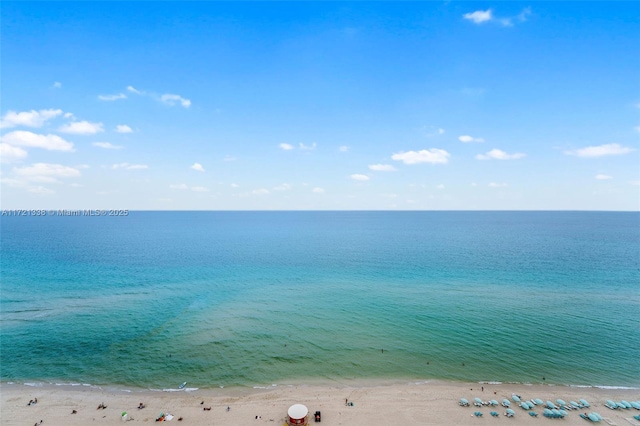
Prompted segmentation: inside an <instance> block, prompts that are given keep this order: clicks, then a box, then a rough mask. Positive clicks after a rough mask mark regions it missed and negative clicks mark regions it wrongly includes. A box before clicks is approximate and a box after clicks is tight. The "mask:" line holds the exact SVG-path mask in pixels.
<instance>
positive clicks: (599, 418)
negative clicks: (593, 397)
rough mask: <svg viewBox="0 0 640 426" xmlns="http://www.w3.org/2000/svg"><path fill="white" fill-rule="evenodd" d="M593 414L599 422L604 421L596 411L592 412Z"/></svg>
mask: <svg viewBox="0 0 640 426" xmlns="http://www.w3.org/2000/svg"><path fill="white" fill-rule="evenodd" d="M591 414H593V415H594V416H596V417H597V418H598V420H602V416H601V415H600V414H598V413H596V412H595V411H592V412H591Z"/></svg>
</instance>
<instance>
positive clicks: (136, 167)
mask: <svg viewBox="0 0 640 426" xmlns="http://www.w3.org/2000/svg"><path fill="white" fill-rule="evenodd" d="M111 168H112V169H113V170H118V169H122V170H143V169H148V168H149V166H147V165H146V164H129V163H119V164H114V165H112V166H111Z"/></svg>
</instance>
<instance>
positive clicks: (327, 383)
mask: <svg viewBox="0 0 640 426" xmlns="http://www.w3.org/2000/svg"><path fill="white" fill-rule="evenodd" d="M185 383H186V386H185V388H184V389H180V388H179V387H178V386H176V387H174V388H154V387H140V386H138V385H122V384H117V383H113V384H92V383H81V382H72V381H64V380H60V381H49V380H46V381H45V380H27V381H13V380H4V381H0V387H3V386H25V387H27V388H47V387H52V388H77V389H87V388H88V389H98V390H109V391H113V392H128V393H130V392H167V393H171V392H190V391H191V392H192V391H198V390H199V391H224V392H233V393H247V392H251V391H261V390H272V389H278V388H288V387H336V388H340V387H358V388H368V387H379V386H394V385H423V384H450V385H453V386H455V385H461V384H464V385H465V386H466V385H468V384H477V385H480V386H483V385H484V386H487V385H490V386H533V387H550V388H553V387H566V388H575V389H603V390H628V391H634V390H635V391H639V392H640V385H638V386H629V385H585V384H567V383H527V382H502V381H468V380H465V381H456V380H446V379H438V378H413V379H409V378H399V379H380V378H359V379H342V380H338V379H331V380H330V379H310V378H308V379H300V380H287V381H284V382H281V383H271V384H264V383H262V384H254V385H231V386H222V385H219V386H195V385H194V386H192V383H191V382H188V381H187V382H185Z"/></svg>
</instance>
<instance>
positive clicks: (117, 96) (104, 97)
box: [98, 93, 127, 101]
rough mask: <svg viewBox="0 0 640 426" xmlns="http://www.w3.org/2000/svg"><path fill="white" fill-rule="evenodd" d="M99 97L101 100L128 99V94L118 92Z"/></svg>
mask: <svg viewBox="0 0 640 426" xmlns="http://www.w3.org/2000/svg"><path fill="white" fill-rule="evenodd" d="M98 99H100V100H101V101H117V100H118V99H127V95H125V94H124V93H118V94H117V95H98Z"/></svg>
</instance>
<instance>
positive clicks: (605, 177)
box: [595, 173, 613, 180]
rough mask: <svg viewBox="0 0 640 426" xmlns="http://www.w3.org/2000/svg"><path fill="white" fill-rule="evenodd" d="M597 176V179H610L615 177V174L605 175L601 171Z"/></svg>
mask: <svg viewBox="0 0 640 426" xmlns="http://www.w3.org/2000/svg"><path fill="white" fill-rule="evenodd" d="M595 178H596V179H597V180H608V179H613V176H609V175H605V174H602V173H599V174H597V175H596V176H595Z"/></svg>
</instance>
